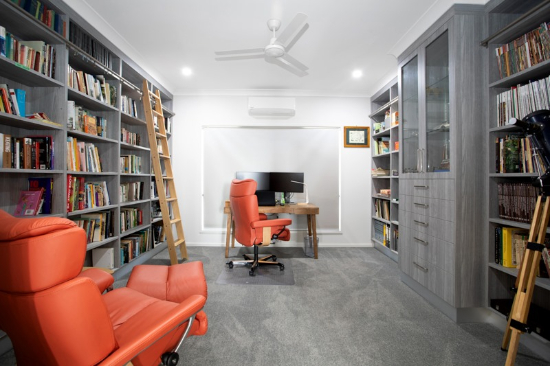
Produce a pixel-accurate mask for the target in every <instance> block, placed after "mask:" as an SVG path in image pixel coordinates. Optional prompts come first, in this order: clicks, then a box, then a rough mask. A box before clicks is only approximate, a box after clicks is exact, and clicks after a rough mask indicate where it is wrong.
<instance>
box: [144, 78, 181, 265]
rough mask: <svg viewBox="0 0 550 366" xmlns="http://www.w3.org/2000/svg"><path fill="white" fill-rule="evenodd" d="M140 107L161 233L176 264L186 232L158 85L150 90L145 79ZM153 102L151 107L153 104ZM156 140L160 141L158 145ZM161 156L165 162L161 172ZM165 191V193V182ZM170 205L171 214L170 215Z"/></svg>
mask: <svg viewBox="0 0 550 366" xmlns="http://www.w3.org/2000/svg"><path fill="white" fill-rule="evenodd" d="M142 100H143V107H144V110H145V119H146V121H147V134H148V135H149V145H150V146H151V160H152V162H153V169H154V171H155V182H156V184H157V193H158V197H159V203H160V210H161V212H162V226H163V229H162V231H163V234H164V236H165V237H166V243H167V245H168V253H169V254H170V263H171V264H172V265H174V264H178V254H177V252H176V247H178V246H179V247H180V253H181V256H182V259H188V256H187V247H186V246H185V236H184V234H183V225H182V222H181V216H180V210H179V205H178V198H177V195H176V186H175V183H174V175H173V173H172V162H171V159H170V149H169V147H168V139H167V136H166V127H165V124H164V113H163V112H162V101H161V99H160V93H159V91H158V89H157V90H156V91H155V92H154V93H153V92H152V91H151V90H149V87H148V84H147V80H143V97H142ZM152 101H153V103H154V108H153V106H152V104H153V103H152ZM155 120H156V121H157V124H158V130H157V128H155ZM157 141H158V142H160V149H159V145H158V144H157ZM161 159H162V161H163V163H164V171H165V173H166V175H163V173H162V165H161ZM165 182H166V184H167V186H168V194H169V196H168V197H166V186H165ZM170 208H171V209H172V217H171V216H170ZM172 225H175V226H176V233H177V238H175V237H174V230H173V229H172Z"/></svg>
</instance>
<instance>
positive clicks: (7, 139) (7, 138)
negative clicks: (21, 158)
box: [2, 134, 12, 168]
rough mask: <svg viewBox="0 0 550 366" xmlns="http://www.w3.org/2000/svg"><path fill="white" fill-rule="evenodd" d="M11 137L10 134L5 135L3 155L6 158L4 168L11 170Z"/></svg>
mask: <svg viewBox="0 0 550 366" xmlns="http://www.w3.org/2000/svg"><path fill="white" fill-rule="evenodd" d="M11 143H12V141H11V136H10V135H8V134H4V150H3V153H2V155H3V156H4V159H3V160H4V162H3V164H2V167H3V168H11V167H12V164H11V158H12V157H11V152H12V151H11Z"/></svg>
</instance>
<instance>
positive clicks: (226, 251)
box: [225, 213, 233, 258]
mask: <svg viewBox="0 0 550 366" xmlns="http://www.w3.org/2000/svg"><path fill="white" fill-rule="evenodd" d="M232 223H233V218H232V217H231V213H228V214H227V228H226V233H225V258H229V236H230V235H231V225H232Z"/></svg>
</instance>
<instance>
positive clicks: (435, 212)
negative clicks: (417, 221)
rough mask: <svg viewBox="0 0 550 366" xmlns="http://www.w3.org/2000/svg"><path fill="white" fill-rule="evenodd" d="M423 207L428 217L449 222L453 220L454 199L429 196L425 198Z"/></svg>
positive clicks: (454, 216)
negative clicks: (425, 201)
mask: <svg viewBox="0 0 550 366" xmlns="http://www.w3.org/2000/svg"><path fill="white" fill-rule="evenodd" d="M425 208H426V211H427V215H428V216H430V217H435V218H438V219H441V220H445V221H451V222H454V221H455V218H456V214H455V208H456V204H455V201H451V200H446V199H440V198H432V197H430V198H428V199H427V203H426V207H425Z"/></svg>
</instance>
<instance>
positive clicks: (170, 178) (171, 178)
mask: <svg viewBox="0 0 550 366" xmlns="http://www.w3.org/2000/svg"><path fill="white" fill-rule="evenodd" d="M162 179H163V180H174V177H162Z"/></svg>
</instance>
